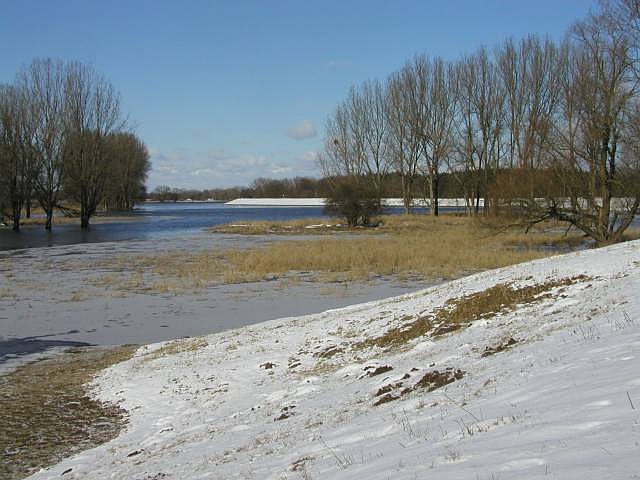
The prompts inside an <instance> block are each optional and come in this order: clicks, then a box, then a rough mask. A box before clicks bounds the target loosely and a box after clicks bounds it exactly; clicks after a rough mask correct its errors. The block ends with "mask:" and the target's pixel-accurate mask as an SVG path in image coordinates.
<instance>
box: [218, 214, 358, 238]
mask: <svg viewBox="0 0 640 480" xmlns="http://www.w3.org/2000/svg"><path fill="white" fill-rule="evenodd" d="M347 230H349V229H348V228H347V226H346V225H343V224H341V223H340V222H338V221H336V220H334V219H327V218H305V219H300V220H286V221H271V222H265V221H249V222H244V223H227V224H224V225H216V226H215V227H211V228H210V229H209V231H210V232H212V233H235V234H241V235H273V234H276V235H309V234H313V235H316V234H328V233H337V232H344V231H347ZM351 230H353V231H357V229H351Z"/></svg>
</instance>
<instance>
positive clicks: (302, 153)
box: [0, 0, 595, 188]
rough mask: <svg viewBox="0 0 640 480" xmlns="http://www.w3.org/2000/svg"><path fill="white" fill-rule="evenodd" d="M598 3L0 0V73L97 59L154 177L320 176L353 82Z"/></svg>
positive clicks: (7, 76)
mask: <svg viewBox="0 0 640 480" xmlns="http://www.w3.org/2000/svg"><path fill="white" fill-rule="evenodd" d="M594 5H595V2H594V1H592V0H536V1H530V0H512V1H507V0H475V1H473V0H448V1H445V0H440V1H431V0H422V1H419V0H415V1H408V0H397V1H391V0H386V1H379V0H369V1H365V0H354V1H348V0H342V1H338V0H331V1H328V0H327V1H323V2H310V1H307V2H301V1H298V2H293V1H276V0H272V1H267V0H263V1H258V0H254V1H242V0H236V1H225V2H223V1H213V0H211V1H204V0H203V1H178V0H175V1H172V2H169V1H162V0H160V1H151V0H129V1H124V0H110V1H106V2H105V1H94V0H81V1H80V0H77V1H76V0H74V1H65V0H59V1H51V0H47V1H29V0H22V1H19V0H3V7H2V15H1V16H0V58H1V60H0V82H3V83H4V82H11V81H12V80H13V78H14V75H15V73H16V72H17V71H18V69H19V68H20V66H21V65H23V64H25V63H29V62H30V61H31V60H32V59H34V58H43V57H52V58H62V59H65V60H79V61H82V62H87V63H91V64H92V65H93V66H94V67H95V68H96V69H97V70H99V71H101V72H102V73H104V74H105V75H106V77H107V78H108V79H110V80H111V82H112V83H113V84H114V85H115V86H116V88H117V89H118V90H119V91H120V93H121V95H122V107H123V110H124V112H126V113H127V114H128V116H129V118H130V121H131V123H132V124H133V125H134V127H135V131H136V133H137V134H138V135H139V136H140V137H141V138H142V139H143V140H144V141H145V143H146V144H147V146H148V148H149V150H150V152H151V154H152V157H151V161H152V171H151V174H150V177H149V182H148V184H149V187H150V188H154V187H155V186H157V185H160V184H168V185H171V186H175V187H184V188H186V187H192V188H214V187H225V186H232V185H248V184H250V183H251V181H252V180H253V179H255V178H257V177H272V178H281V177H291V176H296V175H310V176H318V175H319V173H318V171H317V168H316V165H315V161H314V158H315V153H316V152H317V151H318V150H319V149H320V148H321V144H322V141H321V140H322V133H323V124H324V120H325V118H326V117H327V115H328V114H329V113H330V112H331V111H332V110H333V108H335V106H336V105H337V104H338V102H340V101H341V100H342V99H343V98H344V95H345V94H346V92H347V90H348V88H349V87H350V86H351V85H355V84H359V83H360V82H362V81H364V80H367V79H371V78H379V79H384V78H386V77H387V75H388V74H389V73H390V72H392V71H393V70H396V69H397V68H399V67H400V66H401V65H402V64H403V63H404V62H405V61H406V60H408V59H409V58H410V57H412V56H413V55H414V54H416V53H422V52H426V53H428V54H431V55H440V56H443V57H444V58H447V59H455V58H457V57H458V56H459V55H461V54H463V53H469V52H472V51H473V50H474V49H475V48H476V47H478V46H480V45H488V46H494V45H496V44H497V43H499V42H500V41H501V40H502V39H504V38H506V37H508V36H514V37H516V38H517V37H522V36H524V35H526V34H528V33H538V34H542V35H546V34H548V35H550V36H552V37H554V38H560V37H561V36H562V35H563V34H564V31H565V30H566V28H567V26H568V25H569V24H570V23H571V22H573V21H574V20H577V19H579V18H581V17H583V16H584V15H585V14H586V13H587V12H588V10H589V9H590V8H593V7H594Z"/></svg>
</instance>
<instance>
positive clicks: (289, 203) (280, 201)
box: [226, 198, 482, 208]
mask: <svg viewBox="0 0 640 480" xmlns="http://www.w3.org/2000/svg"><path fill="white" fill-rule="evenodd" d="M324 202H325V199H324V198H236V199H235V200H231V201H229V202H227V203H226V205H237V206H251V207H324ZM382 203H383V204H384V205H386V206H388V207H402V206H403V203H402V199H401V198H383V199H382ZM438 203H439V205H440V206H441V207H459V208H462V207H464V206H465V200H464V199H463V198H441V199H439V200H438ZM480 204H481V206H482V201H481V202H480ZM413 205H414V206H416V207H424V206H426V205H427V203H426V202H425V201H424V200H421V199H415V200H414V201H413Z"/></svg>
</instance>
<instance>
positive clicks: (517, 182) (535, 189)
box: [146, 168, 633, 202]
mask: <svg viewBox="0 0 640 480" xmlns="http://www.w3.org/2000/svg"><path fill="white" fill-rule="evenodd" d="M473 175H478V173H477V172H464V171H463V172H443V173H441V174H440V180H439V186H438V193H439V196H440V198H464V197H465V193H466V190H465V188H464V185H467V184H469V183H473V179H472V178H470V177H472V176H473ZM553 175H554V172H551V171H547V170H543V169H540V170H534V171H531V170H528V169H520V168H513V169H511V168H504V169H499V170H498V171H497V172H494V175H493V182H492V185H493V188H495V189H496V190H498V191H500V192H505V191H506V190H510V191H511V194H512V195H520V196H522V195H529V194H530V193H533V194H534V195H535V196H544V195H546V194H547V193H549V189H550V188H555V189H556V190H557V191H555V192H554V194H556V195H558V196H566V195H567V193H568V192H566V191H565V190H564V189H563V187H562V185H560V184H556V183H553ZM465 177H469V178H465ZM342 180H344V179H343V178H339V177H324V178H320V179H316V178H311V177H295V178H284V179H272V178H258V179H257V180H254V181H253V182H252V183H251V185H250V186H247V187H231V188H214V189H205V190H194V189H184V188H171V187H169V186H167V185H161V186H158V187H156V188H155V189H153V190H152V191H151V192H149V193H148V194H147V197H146V198H147V200H151V201H155V202H179V201H185V200H194V201H200V202H202V201H207V200H209V201H223V202H227V201H230V200H234V199H236V198H327V197H329V196H330V195H331V192H332V185H335V184H336V183H340V181H342ZM363 181H365V182H366V181H367V180H366V177H363ZM402 183H403V177H402V175H401V174H399V173H397V172H391V173H389V174H388V175H386V176H385V178H384V183H383V191H382V196H383V197H386V198H402V195H403V185H402ZM550 184H551V185H552V187H550ZM411 185H412V187H413V191H412V194H411V198H413V199H421V200H423V199H429V194H430V191H429V189H428V185H429V183H428V177H427V176H425V175H420V174H416V175H415V177H414V178H413V180H412V181H411ZM523 186H524V187H523ZM518 190H519V191H518ZM632 193H633V191H629V192H624V191H621V192H619V194H620V195H622V196H624V195H627V194H632Z"/></svg>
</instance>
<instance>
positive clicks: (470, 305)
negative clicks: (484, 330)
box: [354, 275, 588, 349]
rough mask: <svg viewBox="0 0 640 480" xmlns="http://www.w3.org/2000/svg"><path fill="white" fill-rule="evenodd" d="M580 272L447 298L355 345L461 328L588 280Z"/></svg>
mask: <svg viewBox="0 0 640 480" xmlns="http://www.w3.org/2000/svg"><path fill="white" fill-rule="evenodd" d="M587 279H588V277H586V276H584V275H579V276H576V277H571V278H564V279H561V280H548V281H546V282H544V283H539V284H535V285H528V286H525V287H519V288H518V287H514V286H513V285H512V284H509V283H500V284H497V285H495V286H493V287H491V288H488V289H486V290H483V291H481V292H476V293H472V294H470V295H465V296H464V297H459V298H454V299H450V300H448V301H447V302H446V303H445V304H444V305H443V306H442V307H439V308H436V309H435V310H434V311H433V312H432V313H431V314H429V315H425V316H421V317H418V318H416V319H415V320H412V321H409V322H405V324H404V325H402V326H401V327H396V328H392V329H390V330H388V331H387V332H385V333H384V334H383V335H381V336H379V337H375V338H370V339H367V340H364V341H362V342H359V343H357V344H355V345H354V346H355V347H356V348H362V347H365V348H367V347H374V346H375V347H380V348H383V349H391V348H399V347H402V346H404V345H405V344H407V343H408V342H410V341H411V340H414V339H416V338H419V337H422V336H424V335H427V334H429V335H430V336H431V337H432V338H437V337H439V336H441V335H445V334H447V333H450V332H453V331H456V330H460V329H462V328H465V327H466V326H468V325H469V324H470V323H471V322H474V321H476V320H479V319H481V318H487V317H490V316H493V315H496V314H498V313H504V312H509V311H512V310H514V309H515V308H516V306H518V305H525V304H530V303H534V302H537V301H540V300H542V299H545V298H549V297H550V296H551V293H550V290H552V289H554V288H557V287H562V286H566V285H571V284H573V283H576V282H579V281H584V280H587Z"/></svg>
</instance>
